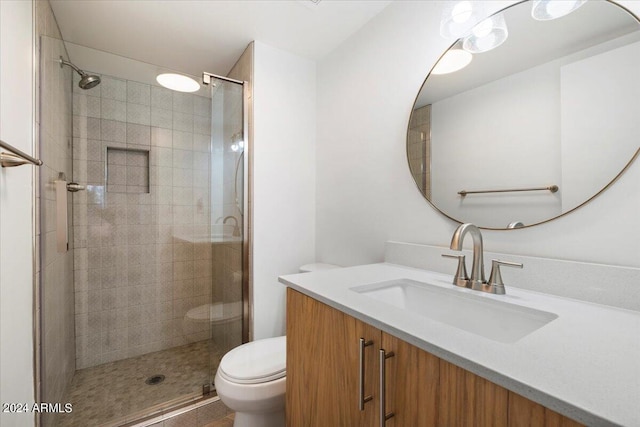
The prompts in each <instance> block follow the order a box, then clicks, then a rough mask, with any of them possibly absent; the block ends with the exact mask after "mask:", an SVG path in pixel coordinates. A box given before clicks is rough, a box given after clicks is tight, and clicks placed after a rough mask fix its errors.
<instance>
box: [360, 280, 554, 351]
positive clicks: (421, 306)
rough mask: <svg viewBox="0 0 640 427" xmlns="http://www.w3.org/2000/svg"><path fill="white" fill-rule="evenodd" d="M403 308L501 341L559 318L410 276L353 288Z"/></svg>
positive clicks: (518, 336)
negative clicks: (420, 280) (416, 279)
mask: <svg viewBox="0 0 640 427" xmlns="http://www.w3.org/2000/svg"><path fill="white" fill-rule="evenodd" d="M350 289H351V290H352V291H354V292H357V293H359V294H362V295H365V296H367V297H369V298H373V299H376V300H378V301H381V302H383V303H385V304H389V305H392V306H394V307H397V308H399V309H402V310H406V311H410V312H412V313H415V314H418V315H420V316H424V317H427V318H429V319H431V320H435V321H437V322H441V323H445V324H447V325H449V326H453V327H455V328H458V329H462V330H464V331H467V332H471V333H474V334H476V335H480V336H483V337H485V338H488V339H491V340H494V341H498V342H502V343H513V342H516V341H518V340H519V339H521V338H523V337H525V336H527V335H529V334H530V333H532V332H533V331H535V330H537V329H539V328H541V327H543V326H544V325H546V324H547V323H549V322H551V321H552V320H554V319H556V318H557V317H558V316H557V315H556V314H554V313H549V312H546V311H541V310H536V309H533V308H529V307H523V306H520V305H516V304H511V303H509V302H505V301H498V300H496V299H495V298H487V296H486V295H474V294H473V293H472V292H475V291H468V290H465V289H458V288H445V287H442V286H437V285H431V284H429V283H424V282H418V281H415V280H411V279H397V280H390V281H386V282H380V283H372V284H368V285H363V286H357V287H353V288H350Z"/></svg>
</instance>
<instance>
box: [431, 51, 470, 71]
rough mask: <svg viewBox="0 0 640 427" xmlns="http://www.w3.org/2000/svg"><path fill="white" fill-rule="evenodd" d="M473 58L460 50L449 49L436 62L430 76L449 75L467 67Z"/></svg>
mask: <svg viewBox="0 0 640 427" xmlns="http://www.w3.org/2000/svg"><path fill="white" fill-rule="evenodd" d="M472 59H473V56H472V55H471V54H470V53H469V52H466V51H464V50H462V49H450V50H448V51H447V53H445V54H444V55H443V56H442V58H440V60H439V61H438V63H437V64H436V66H435V67H433V70H431V74H438V75H439V74H449V73H453V72H455V71H458V70H462V69H463V68H464V67H466V66H467V65H469V63H470V62H471V60H472Z"/></svg>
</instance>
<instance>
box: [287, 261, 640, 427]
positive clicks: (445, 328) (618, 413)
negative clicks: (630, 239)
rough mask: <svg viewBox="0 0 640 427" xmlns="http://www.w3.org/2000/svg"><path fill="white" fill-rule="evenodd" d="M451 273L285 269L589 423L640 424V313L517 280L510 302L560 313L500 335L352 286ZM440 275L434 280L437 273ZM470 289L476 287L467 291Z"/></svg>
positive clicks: (370, 318)
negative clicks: (518, 334)
mask: <svg viewBox="0 0 640 427" xmlns="http://www.w3.org/2000/svg"><path fill="white" fill-rule="evenodd" d="M401 278H406V279H413V280H416V281H423V282H426V281H430V282H431V283H433V279H434V278H436V279H438V280H437V281H438V282H439V283H441V286H443V287H449V288H451V289H454V290H459V291H462V292H465V291H467V290H464V289H459V288H456V287H455V286H453V285H449V283H450V282H451V279H452V276H450V275H445V274H441V273H434V272H428V271H425V270H419V269H414V268H410V267H404V266H400V265H395V264H388V263H382V264H371V265H363V266H358V267H349V268H342V269H337V270H328V271H321V272H316V273H303V274H292V275H286V276H281V277H280V281H281V282H282V283H284V284H285V285H287V286H289V287H291V288H293V289H295V290H297V291H300V292H302V293H303V294H306V295H308V296H310V297H312V298H315V299H317V300H318V301H321V302H323V303H325V304H328V305H330V306H332V307H334V308H336V309H338V310H341V311H343V312H345V313H347V314H349V315H351V316H353V317H356V318H358V319H360V320H362V321H364V322H366V323H369V324H371V325H373V326H375V327H377V328H379V329H381V330H383V331H385V332H388V333H390V334H392V335H395V336H397V337H398V338H401V339H403V340H405V341H407V342H409V343H411V344H413V345H415V346H417V347H419V348H422V349H423V350H425V351H428V352H429V353H432V354H434V355H436V356H438V357H440V358H442V359H444V360H446V361H449V362H451V363H454V364H456V365H458V366H460V367H462V368H465V369H467V370H469V371H471V372H473V373H475V374H477V375H480V376H482V377H484V378H486V379H488V380H490V381H492V382H494V383H496V384H498V385H500V386H502V387H505V388H507V389H509V390H512V391H514V392H516V393H518V394H520V395H522V396H525V397H527V398H529V399H531V400H533V401H535V402H538V403H540V404H542V405H544V406H546V407H548V408H550V409H552V410H555V411H557V412H559V413H561V414H563V415H566V416H568V417H570V418H572V419H575V420H576V421H579V422H581V423H583V424H585V425H588V426H609V425H621V426H629V427H634V426H635V427H637V426H640V313H639V312H637V311H632V310H624V309H619V308H614V307H610V306H604V305H599V304H593V303H588V302H582V301H577V300H573V299H568V298H562V297H557V296H551V295H547V294H542V293H538V292H533V291H526V290H522V289H517V288H514V287H509V286H508V285H507V295H489V294H485V293H480V292H478V294H481V295H483V296H485V297H486V298H492V299H497V300H505V301H508V302H510V303H512V304H517V305H522V306H526V307H530V308H534V309H538V310H543V311H547V312H552V313H555V314H557V315H558V318H557V319H555V320H553V321H551V322H550V323H548V324H546V325H545V326H543V327H542V328H540V329H538V330H536V331H534V332H533V333H531V334H529V335H527V336H525V337H523V338H521V339H520V340H518V341H516V342H514V343H506V344H505V343H501V342H497V341H493V340H490V339H487V338H484V337H482V336H479V335H475V334H473V333H471V332H467V331H464V330H462V329H458V328H455V327H452V326H449V325H447V324H444V323H440V322H437V321H434V320H431V319H429V318H427V317H424V316H421V315H418V314H415V313H412V312H408V311H405V310H401V309H399V308H396V307H393V306H391V305H389V304H385V303H383V302H380V301H377V300H375V299H373V298H370V297H368V296H366V295H363V294H359V293H357V292H354V291H352V290H350V288H352V287H354V286H359V285H365V284H370V283H377V282H383V281H387V280H394V279H401ZM430 279H431V280H430ZM467 292H468V291H467Z"/></svg>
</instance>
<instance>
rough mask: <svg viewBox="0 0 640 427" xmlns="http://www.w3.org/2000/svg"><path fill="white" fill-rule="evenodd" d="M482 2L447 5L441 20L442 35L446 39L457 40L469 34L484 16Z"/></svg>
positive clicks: (451, 2)
mask: <svg viewBox="0 0 640 427" xmlns="http://www.w3.org/2000/svg"><path fill="white" fill-rule="evenodd" d="M483 8H484V7H483V4H482V2H477V1H469V0H463V1H458V2H453V1H450V2H448V3H446V5H445V7H444V9H443V10H442V17H441V19H440V35H441V36H442V37H444V38H446V39H449V38H451V39H457V38H460V37H462V36H464V35H465V34H467V33H468V32H469V29H471V27H473V26H474V25H475V24H477V23H478V21H480V19H481V17H482V16H483Z"/></svg>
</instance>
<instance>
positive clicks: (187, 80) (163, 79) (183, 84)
mask: <svg viewBox="0 0 640 427" xmlns="http://www.w3.org/2000/svg"><path fill="white" fill-rule="evenodd" d="M156 81H157V82H158V83H160V84H161V85H162V86H164V87H166V88H167V89H171V90H175V91H178V92H197V91H198V90H200V83H198V82H197V81H195V80H193V79H192V78H191V77H187V76H184V75H182V74H174V73H165V74H158V76H157V77H156Z"/></svg>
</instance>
